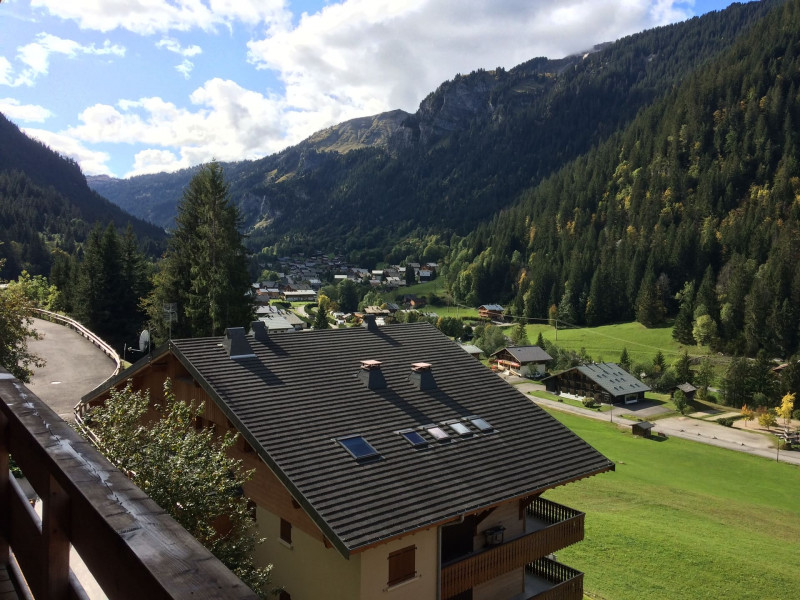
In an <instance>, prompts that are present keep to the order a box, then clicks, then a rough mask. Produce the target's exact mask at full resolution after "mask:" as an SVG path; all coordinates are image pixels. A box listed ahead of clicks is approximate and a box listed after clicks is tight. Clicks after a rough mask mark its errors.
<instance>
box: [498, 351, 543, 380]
mask: <svg viewBox="0 0 800 600" xmlns="http://www.w3.org/2000/svg"><path fill="white" fill-rule="evenodd" d="M491 358H493V359H495V360H496V361H497V364H498V366H500V367H504V368H506V369H508V370H509V371H511V372H512V373H513V374H514V375H521V376H523V377H534V376H537V377H540V376H542V375H544V374H545V372H546V371H545V368H546V367H547V363H549V362H550V361H551V360H553V357H552V356H550V355H549V354H548V353H547V352H545V351H544V350H542V349H541V348H540V347H539V346H509V347H507V348H503V349H502V350H498V351H497V352H495V353H494V354H492V356H491Z"/></svg>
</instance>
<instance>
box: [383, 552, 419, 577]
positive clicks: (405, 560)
mask: <svg viewBox="0 0 800 600" xmlns="http://www.w3.org/2000/svg"><path fill="white" fill-rule="evenodd" d="M416 550H417V547H416V546H408V547H406V548H403V549H402V550H396V551H395V552H392V553H390V554H389V581H388V582H387V585H396V584H398V583H401V582H403V581H406V580H408V579H412V578H413V577H414V576H415V575H416V574H417V571H416V569H415V566H414V556H415V554H416Z"/></svg>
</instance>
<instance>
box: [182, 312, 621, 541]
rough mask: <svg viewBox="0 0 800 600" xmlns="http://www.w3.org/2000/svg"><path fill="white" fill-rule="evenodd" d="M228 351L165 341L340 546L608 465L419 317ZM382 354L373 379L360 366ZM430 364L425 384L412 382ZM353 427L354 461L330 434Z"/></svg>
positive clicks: (203, 343)
mask: <svg viewBox="0 0 800 600" xmlns="http://www.w3.org/2000/svg"><path fill="white" fill-rule="evenodd" d="M247 339H248V341H249V343H250V345H251V347H252V350H253V352H254V354H255V357H254V358H246V359H242V360H231V359H229V358H228V356H227V354H226V352H225V350H224V348H223V347H222V346H220V345H219V344H220V338H200V339H185V340H173V341H172V342H171V346H170V347H171V349H172V351H173V352H174V353H175V355H176V356H177V357H178V358H179V359H180V360H181V362H182V363H183V364H184V365H185V366H187V368H189V370H190V371H192V372H193V374H194V376H195V377H196V378H197V379H198V381H199V382H200V384H201V385H202V386H203V387H204V388H205V389H206V391H208V392H209V393H210V394H211V395H212V396H214V397H216V398H217V399H218V400H219V401H220V404H221V406H222V408H223V410H224V411H225V412H226V414H227V416H228V418H229V419H230V420H231V422H232V423H234V425H235V426H236V427H237V428H238V429H239V430H240V431H242V432H243V435H244V436H245V438H246V439H247V440H248V441H249V442H250V443H251V445H252V446H253V448H254V449H255V450H256V452H258V453H259V455H260V456H261V457H262V459H264V461H265V462H266V463H267V464H268V465H270V467H271V468H272V469H273V471H274V472H275V473H276V475H277V476H278V477H279V478H280V479H281V480H282V481H283V483H284V484H285V485H286V486H287V488H288V489H289V491H290V492H291V493H292V495H293V496H294V497H295V499H296V500H297V501H298V502H299V503H300V504H301V505H302V506H303V507H304V508H305V510H306V511H307V512H308V514H309V515H310V516H311V518H312V519H313V520H314V521H315V522H316V523H317V525H318V526H320V528H321V529H322V531H323V533H324V534H325V535H326V536H327V537H328V538H329V539H330V540H331V542H333V543H334V545H336V546H337V547H338V548H339V550H340V551H341V552H342V553H343V554H345V555H346V554H348V553H350V552H351V551H353V550H357V549H359V548H363V547H366V546H369V545H371V544H374V543H378V542H380V541H382V540H386V539H389V538H391V537H394V536H397V535H400V534H402V533H404V532H408V531H413V530H415V529H418V528H420V527H422V526H425V525H428V524H433V523H437V522H440V521H442V520H445V519H448V518H452V517H455V516H458V515H460V514H462V513H464V512H467V511H474V510H477V509H480V508H482V507H488V506H491V505H494V504H497V503H499V502H502V501H504V500H507V499H510V498H515V497H522V496H526V495H528V494H531V493H534V492H539V491H543V490H544V489H547V488H549V487H552V486H554V485H557V484H559V483H566V482H568V481H571V480H574V479H578V478H581V477H585V476H588V475H591V474H594V473H598V472H602V471H605V470H609V469H612V468H613V463H611V462H610V461H609V460H608V459H606V458H605V457H604V456H603V455H601V454H600V453H599V452H597V451H596V450H594V449H593V448H592V447H591V446H589V445H588V444H586V443H585V442H584V441H583V440H581V439H580V438H579V437H578V436H576V435H575V434H573V433H572V432H571V431H569V430H568V429H567V428H566V427H564V426H563V425H561V424H560V423H559V422H558V421H556V420H555V419H554V418H552V417H550V416H549V415H548V414H547V413H545V412H544V411H543V410H542V409H540V408H539V407H537V406H536V405H535V404H533V403H532V402H530V401H529V400H527V399H526V398H525V397H524V396H523V395H522V394H520V393H519V392H518V391H516V390H515V389H514V388H513V387H511V386H510V385H508V384H507V383H505V382H504V381H502V380H501V379H500V378H499V377H497V376H496V375H495V374H493V373H492V372H491V371H489V370H488V369H486V368H485V367H484V366H482V365H480V364H479V363H477V362H476V361H475V359H474V358H472V357H470V356H469V355H468V354H467V353H465V352H464V351H463V350H461V349H460V348H459V347H458V346H457V345H456V344H454V343H453V342H452V341H450V340H449V339H448V338H447V337H446V336H444V335H443V334H442V333H440V332H439V331H438V330H436V329H435V328H434V327H432V326H431V325H429V324H428V323H415V324H397V325H390V326H387V327H381V328H379V329H377V328H376V329H375V330H368V329H366V328H351V329H346V330H319V331H313V332H309V333H305V334H295V335H287V334H275V335H270V336H269V337H268V340H267V341H266V342H259V341H256V340H255V339H254V338H253V337H252V336H248V337H247ZM366 360H377V361H381V363H382V367H381V370H382V373H383V376H384V378H385V381H386V387H385V388H383V389H369V388H368V387H367V386H366V385H365V384H364V383H363V382H362V378H359V377H358V376H357V373H358V372H359V370H360V368H361V361H366ZM412 363H430V364H431V365H432V373H433V376H434V379H435V382H436V388H435V389H433V390H428V391H423V390H420V389H418V388H415V387H414V386H413V385H412V383H411V382H410V381H409V375H410V374H411V365H412ZM471 415H476V416H478V417H482V418H483V419H485V420H487V421H488V422H489V423H490V424H491V425H492V426H493V427H494V428H495V432H494V433H489V434H487V433H480V432H479V430H478V429H477V428H476V427H475V426H473V425H472V424H470V423H469V422H466V424H467V425H468V426H469V428H470V429H471V431H472V435H471V436H469V437H460V436H458V435H456V434H455V433H453V432H451V433H452V438H451V441H450V442H448V443H444V444H441V443H437V442H434V441H432V438H431V437H430V435H429V434H427V432H425V431H422V435H423V436H424V437H426V438H427V439H428V440H430V443H429V444H428V447H427V448H425V449H422V450H418V449H415V448H413V447H412V446H411V444H409V443H408V442H407V441H406V440H405V439H404V438H403V437H402V436H400V435H399V434H398V433H397V431H398V430H402V429H407V428H416V427H419V426H421V425H426V424H430V423H442V422H445V421H448V420H450V419H463V418H464V417H467V416H471ZM352 435H361V436H364V437H365V438H366V439H367V440H368V441H369V443H370V444H372V446H374V447H375V448H376V449H377V451H378V452H379V453H380V455H381V457H382V458H381V459H380V460H375V461H372V462H365V463H359V462H358V461H356V460H355V459H353V458H352V457H351V456H350V454H349V453H348V452H347V451H346V450H345V449H344V448H343V447H342V446H340V445H339V444H338V443H337V442H336V441H335V440H336V438H339V437H343V436H352Z"/></svg>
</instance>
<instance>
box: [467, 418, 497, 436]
mask: <svg viewBox="0 0 800 600" xmlns="http://www.w3.org/2000/svg"><path fill="white" fill-rule="evenodd" d="M469 420H470V423H472V424H473V425H475V427H477V428H478V429H480V430H481V433H489V432H490V431H494V427H492V426H491V425H490V424H489V422H488V421H487V420H486V419H481V418H480V417H470V419H469Z"/></svg>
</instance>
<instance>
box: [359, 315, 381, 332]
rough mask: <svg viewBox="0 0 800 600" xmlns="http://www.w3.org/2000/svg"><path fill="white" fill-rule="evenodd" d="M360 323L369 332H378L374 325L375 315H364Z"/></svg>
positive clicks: (375, 324)
mask: <svg viewBox="0 0 800 600" xmlns="http://www.w3.org/2000/svg"><path fill="white" fill-rule="evenodd" d="M362 321H363V322H364V325H365V326H366V328H367V329H368V330H369V331H378V325H377V323H375V315H364V318H363V319H362Z"/></svg>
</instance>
